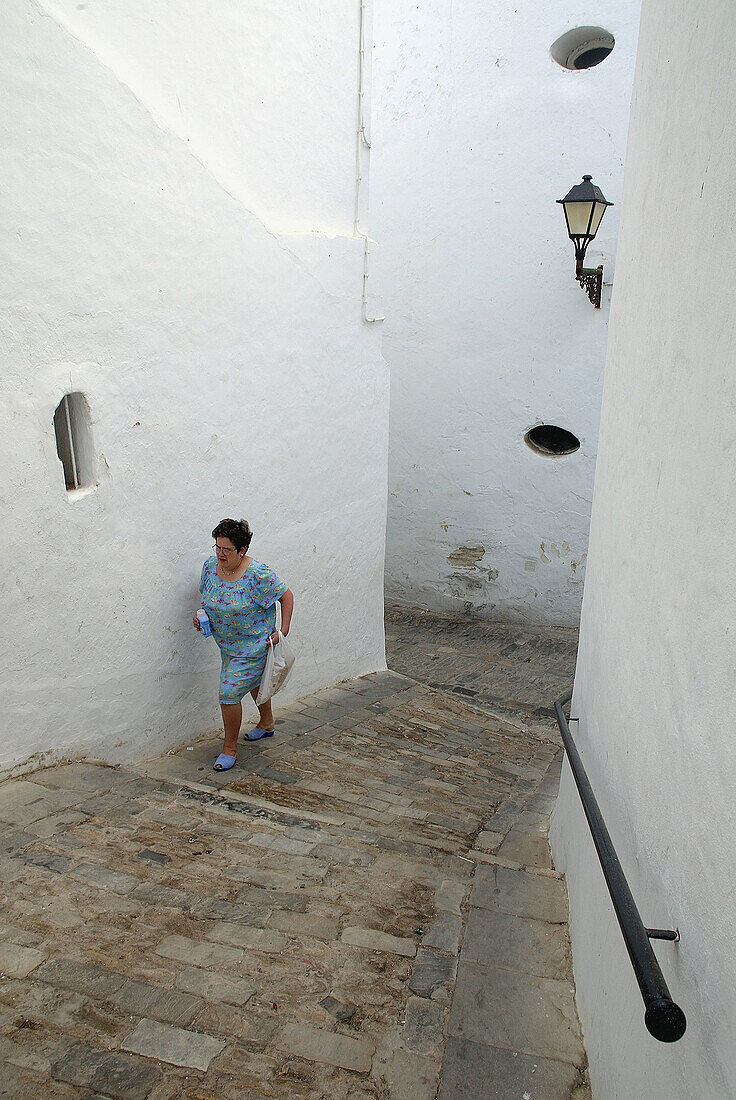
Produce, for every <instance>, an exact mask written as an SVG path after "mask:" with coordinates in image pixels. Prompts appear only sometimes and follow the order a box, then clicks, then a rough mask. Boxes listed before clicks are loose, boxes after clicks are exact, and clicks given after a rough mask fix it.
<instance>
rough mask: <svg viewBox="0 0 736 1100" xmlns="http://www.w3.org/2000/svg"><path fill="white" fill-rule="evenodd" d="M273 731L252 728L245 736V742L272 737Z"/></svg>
mask: <svg viewBox="0 0 736 1100" xmlns="http://www.w3.org/2000/svg"><path fill="white" fill-rule="evenodd" d="M275 732H276V731H275V730H262V729H261V728H260V726H254V727H253V729H252V730H248V732H247V733H246V735H245V739H246V741H260V740H261V738H262V737H273V735H274V733H275Z"/></svg>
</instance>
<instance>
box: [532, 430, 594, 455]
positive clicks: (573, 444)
mask: <svg viewBox="0 0 736 1100" xmlns="http://www.w3.org/2000/svg"><path fill="white" fill-rule="evenodd" d="M524 442H525V443H526V444H527V446H528V447H531V449H532V450H533V451H536V452H537V454H540V455H571V454H572V453H573V451H577V450H578V448H579V447H580V440H579V439H578V437H577V436H576V435H573V434H572V432H568V431H567V429H566V428H558V427H557V426H556V425H555V424H537V425H536V427H534V428H530V429H529V431H528V432H527V433H526V435H525V436H524Z"/></svg>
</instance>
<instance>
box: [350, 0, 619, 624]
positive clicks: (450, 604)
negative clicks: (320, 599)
mask: <svg viewBox="0 0 736 1100" xmlns="http://www.w3.org/2000/svg"><path fill="white" fill-rule="evenodd" d="M593 8H594V10H593V11H592V10H591V6H590V5H589V4H582V3H580V2H578V0H573V2H570V0H564V2H563V0H548V2H547V3H544V4H525V5H505V4H488V3H483V2H481V0H470V2H466V3H461V4H458V3H452V4H450V3H447V0H418V2H417V3H412V4H410V5H407V4H404V3H402V2H400V0H377V2H376V5H375V15H374V36H375V47H374V69H373V161H372V173H371V233H372V235H373V236H374V237H375V238H376V239H377V241H378V243H379V249H378V251H377V253H376V269H375V281H376V284H377V287H378V288H380V290H381V292H382V293H383V295H384V300H385V306H386V310H385V312H386V314H387V320H386V323H385V325H384V344H383V350H384V355H385V356H386V359H387V361H388V363H389V365H390V368H391V442H390V473H389V482H390V498H389V524H388V540H387V570H386V584H387V593H388V595H389V596H390V597H391V598H393V599H397V600H399V601H402V602H408V603H419V604H422V605H424V606H429V607H433V608H437V609H440V610H448V611H460V612H461V613H462V612H464V613H469V614H471V615H478V616H485V617H496V618H517V619H524V620H528V621H539V622H541V621H545V622H552V623H561V624H576V623H577V619H578V615H579V610H580V600H581V595H582V579H583V575H584V569H585V556H586V550H587V536H588V522H589V509H590V498H591V491H592V481H593V467H594V461H595V454H596V442H597V430H598V416H599V408H600V390H601V379H602V369H603V362H604V357H605V350H604V349H605V342H606V331H607V320H608V309H609V287H608V286H606V287H604V292H603V306H602V309H600V310H594V309H593V307H592V305H591V304H590V302H589V301H588V299H587V297H586V296H585V294H584V293H583V291H582V290H581V288H580V287H579V286H578V284H577V283H576V282H575V280H574V259H573V248H572V243H571V242H570V241H569V239H568V237H567V234H566V231H565V228H564V217H563V214H562V209H561V207H559V206H557V205H555V200H556V199H559V198H561V197H562V196H563V195H565V194H566V193H567V191H568V190H569V189H570V187H572V186H573V185H574V184H576V183H579V182H580V180H581V177H582V175H583V173H585V172H589V173H591V174H592V175H593V178H594V181H595V182H596V183H597V184H599V185H600V186H601V188H602V189H603V192H604V194H605V195H606V197H607V198H608V199H609V201H612V202H614V203H615V204H616V205H614V207H613V208H612V209H611V210H609V211H608V213H607V215H606V217H605V219H604V221H603V224H602V226H601V230H600V232H599V235H598V238H597V239H596V240H595V241H594V242H593V244H592V245H591V247H590V250H589V255H588V263H589V264H590V265H591V266H596V265H597V264H598V263H601V262H602V263H603V264H604V265H605V280H606V283H610V282H611V280H612V278H613V271H614V252H615V242H616V235H617V230H618V213H619V209H620V199H621V180H622V165H623V156H624V146H625V141H626V131H627V122H628V110H629V100H630V90H631V81H632V76H633V64H634V55H635V50H636V34H637V23H638V10H639V0H600V2H599V3H596V4H595V5H594V6H593ZM590 24H596V25H601V26H602V27H604V28H605V29H607V30H609V31H610V32H612V33H613V34H614V36H615V38H616V46H615V48H614V50H613V52H612V53H611V54H610V55H609V57H608V58H607V59H606V60H605V61H604V62H603V63H602V64H601V65H599V66H597V67H595V68H592V69H588V70H586V71H579V72H572V71H569V70H567V69H564V68H562V67H561V66H560V65H558V64H557V63H556V62H555V61H553V60H552V58H551V56H550V53H549V50H550V47H551V45H552V44H553V42H554V41H555V40H556V39H557V38H558V37H559V36H560V35H562V34H563V33H564V32H566V31H568V30H570V29H571V28H574V27H577V26H587V25H590ZM545 422H546V423H553V424H557V425H558V426H561V427H564V428H567V429H568V430H570V431H572V432H573V433H574V434H575V435H576V436H577V437H578V438H579V439H580V440H581V447H580V450H579V451H578V452H577V453H575V454H573V455H571V456H569V457H565V458H546V457H541V456H539V455H538V454H536V453H534V452H533V451H531V450H530V449H529V448H528V447H527V446H526V444H525V443H524V434H525V432H526V431H527V430H528V429H529V428H531V427H532V426H534V424H536V423H545ZM462 547H467V548H471V550H472V548H476V549H475V550H474V551H473V552H471V553H470V554H468V553H465V552H463V551H462V550H460V552H459V553H458V549H459V548H462ZM481 554H482V556H480V555H481ZM452 555H454V557H451V556H452ZM474 558H479V560H478V561H477V563H476V564H472V561H473V559H474ZM458 559H460V560H458ZM463 561H465V562H471V564H463Z"/></svg>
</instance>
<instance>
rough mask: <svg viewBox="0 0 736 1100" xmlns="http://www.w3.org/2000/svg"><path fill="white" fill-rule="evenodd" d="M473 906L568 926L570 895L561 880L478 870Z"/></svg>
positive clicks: (493, 868) (495, 869)
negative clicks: (568, 896)
mask: <svg viewBox="0 0 736 1100" xmlns="http://www.w3.org/2000/svg"><path fill="white" fill-rule="evenodd" d="M470 900H471V905H475V906H479V907H480V908H483V909H498V910H500V911H501V912H502V913H509V914H511V915H512V916H520V917H532V918H534V919H537V920H544V921H549V922H550V923H552V924H566V923H567V891H566V889H565V884H564V882H563V881H562V880H561V879H558V878H551V877H548V876H546V875H544V876H543V875H529V874H526V873H525V872H524V871H523V870H512V869H511V868H508V867H502V866H498V865H491V866H480V865H479V866H478V868H477V869H476V872H475V881H474V883H473V891H472V894H471V897H470Z"/></svg>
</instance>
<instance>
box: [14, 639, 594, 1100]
mask: <svg viewBox="0 0 736 1100" xmlns="http://www.w3.org/2000/svg"><path fill="white" fill-rule="evenodd" d="M424 621H425V623H426V621H427V620H424ZM505 629H506V628H504V630H505ZM432 631H433V633H434V642H433V641H432V639H429V640H428V641H427V645H428V646H429V647H430V648H431V645H432V644H435V643H436V641H437V634H438V633H440V632H441V624H440V625H439V626H438V625H437V623H436V622H435V623H434V624H433V626H432ZM389 633H390V627H389ZM417 636H418V634H417V632H415V637H417ZM502 641H503V644H502V645H501V648H502V649H505V648H507V647H508V645H509V644H512V643H508V642H507V641H506V638H505V636H504V638H503V639H502ZM446 644H448V645H450V642H447V643H446ZM453 644H455V643H453ZM391 645H393V642H392V641H391ZM524 645H525V643H524V641H523V639H521V641H520V643H519V644H518V646H517V650H513V651H512V653H513V652H517V651H518V650H521V651H522V652H524ZM402 652H405V651H403V650H402ZM407 659H408V660H410V661H411V662H412V664H413V667H414V671H415V672H416V673H417V674H418V675H422V669H421V662H422V650H421V644H420V641H417V642H416V644H415V647H414V650H413V652H411V653H407ZM499 659H501V660H508V659H509V658H508V657H500V658H499ZM552 659H553V658H552V657H551V655H550V651H549V649H543V651H542V653H541V657H540V656H539V651H538V657H537V661H536V663H537V668H538V666H539V662H540V660H543V661H547V662H549V661H551V660H552ZM392 660H393V655H392ZM397 663H398V659H397ZM525 663H527V662H525ZM528 664H530V665H533V664H534V662H533V661H532V662H528ZM467 674H468V675H470V674H472V670H471V672H470V673H467ZM531 674H532V676H533V677H534V676H536V677H537V680H540V676H539V674H538V671H537V672H533V673H531ZM506 675H507V679H508V678H509V677H511V676H512V675H516V673H515V672H513V671H508V672H507V674H506ZM484 676H489V677H491V678H492V669H491V668H490V667H489V668H487V669H485V670H481V674H480V675H479V676H477V677H476V679H475V680H471V681H470V682H471V683H473V684H474V685H475V686H474V687H473V688H472V689H471V690H473V691H475V692H476V695H474V696H473V697H472V702H471V697H470V696H463V695H462V694H461V693H459V692H457V691H454V690H452V685H449V686H448V685H445V687H444V688H443V689H442V690H438V689H437V688H433V687H431V686H429V685H428V684H425V683H421V682H419V680H418V678H415V677H411V678H410V677H408V676H406V675H403V674H401V673H396V672H389V673H378V674H374V675H372V676H368V677H363V678H361V679H359V680H354V681H350V682H348V683H346V684H343V685H340V686H339V687H337V688H334V689H331V690H329V691H324V692H320V693H318V694H317V695H315V696H311V697H309V698H307V699H302V700H299V701H298V702H297V703H295V704H293V705H291V706H289V707H285V708H281V710H280V712H279V714H278V716H277V736H276V737H275V738H273V740H270V741H263V742H256V743H254V744H248V745H245V746H242V747H241V749H240V751H239V758H238V764H237V766H236V768H234V769H233V770H232V771H231V772H228V773H224V774H218V773H215V772H213V771H212V770H211V765H212V761H213V759H214V757H215V755H216V754H217V751H218V738H217V737H216V736H215V735H213V736H212V737H209V738H204V739H202V740H201V741H198V742H196V743H191V744H187V743H184V744H182V745H181V746H180V748H179V749H178V750H176V751H173V752H172V753H169V754H166V755H165V756H163V757H157V758H153V759H151V760H148V761H142V762H139V763H138V764H137V765H136V766H135V767H114V768H110V767H105V766H102V765H99V764H95V763H93V762H80V763H77V764H70V765H68V766H59V767H56V768H50V769H46V770H44V771H40V772H36V773H33V774H32V775H30V776H27V777H25V778H23V779H20V780H12V781H9V782H7V783H5V784H2V785H0V821H2V822H4V823H5V824H6V828H5V830H4V832H3V836H2V844H1V845H0V849H1V850H2V853H3V854H2V855H1V856H0V874H1V875H2V888H1V889H2V894H3V898H2V912H3V916H2V922H1V923H0V970H1V971H2V976H1V977H0V1059H2V1060H3V1061H4V1066H3V1072H2V1074H0V1079H2V1081H3V1084H2V1085H1V1086H0V1096H12V1097H13V1098H14V1100H25V1098H31V1097H33V1098H34V1100H35V1098H37V1097H39V1096H40V1095H43V1096H44V1097H45V1098H49V1100H55V1098H57V1097H58V1098H60V1100H61V1098H64V1100H71V1098H77V1100H81V1098H82V1097H89V1096H90V1095H91V1094H94V1095H95V1096H96V1097H102V1098H105V1097H110V1098H114V1100H146V1098H149V1097H150V1098H152V1100H174V1098H175V1097H177V1098H178V1097H183V1098H186V1100H262V1098H263V1097H274V1096H275V1097H284V1098H286V1097H289V1098H292V1097H305V1098H306V1097H308V1098H315V1100H316V1098H317V1097H320V1098H321V1097H329V1098H330V1100H332V1098H333V1097H334V1098H337V1100H340V1098H344V1100H363V1098H366V1100H367V1098H373V1100H435V1097H437V1096H438V1095H439V1097H440V1100H462V1098H464V1097H471V1096H472V1097H473V1098H474V1100H482V1098H496V1097H499V1098H501V1097H502V1098H503V1100H513V1098H515V1097H519V1100H524V1098H525V1097H527V1098H528V1100H558V1098H559V1100H562V1098H564V1100H568V1098H570V1097H575V1098H576V1100H582V1098H583V1097H584V1096H586V1095H587V1092H586V1085H585V1054H584V1050H583V1046H582V1041H581V1036H580V1030H579V1026H578V1023H577V1018H576V1015H575V1006H574V996H573V985H572V975H571V969H570V955H569V944H568V942H567V930H566V923H565V922H566V919H567V906H566V896H565V888H564V881H563V880H562V878H561V876H560V875H558V874H557V872H555V871H554V869H553V868H552V867H551V864H550V860H549V848H548V846H547V841H546V828H547V822H548V818H549V811H550V809H551V807H552V805H553V802H554V796H555V792H556V784H557V779H558V774H559V763H560V751H559V745H558V744H557V741H556V735H555V730H554V726H553V724H552V723H551V722H550V720H549V718H547V717H546V716H545V715H544V714H540V713H535V710H536V709H537V708H534V707H533V708H532V709H531V710H529V707H528V706H526V705H524V706H522V705H520V703H521V702H523V700H522V699H521V698H520V697H517V696H519V693H518V692H517V693H516V694H515V695H514V697H513V699H512V700H511V702H510V703H509V702H508V701H506V702H504V701H503V700H500V699H499V698H497V697H494V696H492V695H491V694H490V693H489V692H488V691H486V689H485V682H484V679H483V677H484ZM542 678H543V677H542ZM517 682H519V683H520V681H519V680H518V676H517ZM455 686H457V685H455ZM531 701H532V702H533V701H534V700H531ZM3 1090H5V1091H3Z"/></svg>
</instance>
